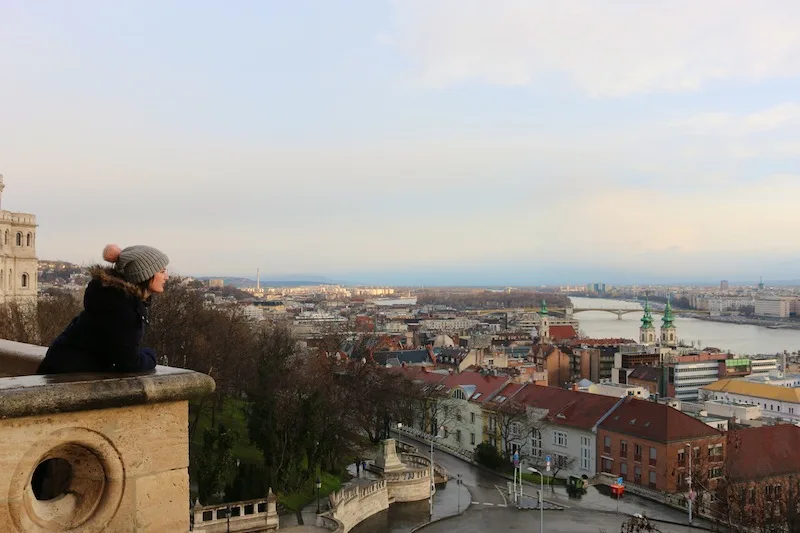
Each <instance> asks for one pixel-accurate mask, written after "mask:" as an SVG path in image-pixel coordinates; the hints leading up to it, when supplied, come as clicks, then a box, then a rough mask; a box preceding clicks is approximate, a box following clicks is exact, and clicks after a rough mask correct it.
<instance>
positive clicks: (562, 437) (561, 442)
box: [553, 431, 567, 448]
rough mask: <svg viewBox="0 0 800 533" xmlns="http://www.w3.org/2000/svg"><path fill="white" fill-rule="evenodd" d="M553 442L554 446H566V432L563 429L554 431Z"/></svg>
mask: <svg viewBox="0 0 800 533" xmlns="http://www.w3.org/2000/svg"><path fill="white" fill-rule="evenodd" d="M553 444H555V445H556V446H561V447H563V448H566V447H567V434H566V433H564V432H563V431H555V432H553Z"/></svg>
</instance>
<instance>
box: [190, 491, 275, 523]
mask: <svg viewBox="0 0 800 533" xmlns="http://www.w3.org/2000/svg"><path fill="white" fill-rule="evenodd" d="M276 529H278V509H277V499H276V498H275V495H274V494H273V493H272V490H270V491H269V495H268V496H267V497H266V498H262V499H258V500H249V501H243V502H236V503H230V504H222V505H206V506H200V505H195V507H194V519H193V528H192V531H193V532H195V533H225V532H228V531H247V532H249V533H263V532H266V531H274V530H276Z"/></svg>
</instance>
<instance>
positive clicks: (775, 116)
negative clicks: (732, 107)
mask: <svg viewBox="0 0 800 533" xmlns="http://www.w3.org/2000/svg"><path fill="white" fill-rule="evenodd" d="M799 125H800V104H798V103H785V104H781V105H777V106H774V107H770V108H768V109H764V110H760V111H756V112H753V113H745V114H735V113H701V114H699V115H695V116H693V117H689V118H686V119H683V120H678V121H676V122H675V123H674V126H675V127H677V128H678V129H679V130H681V131H683V132H685V133H691V134H699V135H749V134H753V133H760V132H765V131H770V130H774V129H778V128H783V127H789V126H799Z"/></svg>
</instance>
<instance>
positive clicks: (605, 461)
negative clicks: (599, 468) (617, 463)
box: [602, 458, 614, 473]
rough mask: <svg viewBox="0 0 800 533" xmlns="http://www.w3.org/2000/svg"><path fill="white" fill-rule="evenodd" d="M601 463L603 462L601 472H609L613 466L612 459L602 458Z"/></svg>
mask: <svg viewBox="0 0 800 533" xmlns="http://www.w3.org/2000/svg"><path fill="white" fill-rule="evenodd" d="M602 463H603V472H608V473H611V470H612V469H613V467H614V465H613V461H612V460H611V459H606V458H603V460H602Z"/></svg>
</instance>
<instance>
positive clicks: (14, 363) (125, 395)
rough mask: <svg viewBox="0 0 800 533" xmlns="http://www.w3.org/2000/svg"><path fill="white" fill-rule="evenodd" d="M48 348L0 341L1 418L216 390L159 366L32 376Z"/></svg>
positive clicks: (201, 379) (206, 380)
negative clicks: (136, 370) (134, 371)
mask: <svg viewBox="0 0 800 533" xmlns="http://www.w3.org/2000/svg"><path fill="white" fill-rule="evenodd" d="M46 352H47V348H44V347H43V346H36V345H32V344H23V343H21V342H13V341H8V340H2V339H0V376H12V377H0V419H2V418H20V417H24V416H33V415H42V414H52V413H66V412H75V411H88V410H92V409H106V408H109V407H124V406H128V405H138V404H148V403H160V402H173V401H180V400H188V399H190V398H193V397H197V396H202V395H204V394H208V393H210V392H213V391H214V386H215V385H214V380H213V379H211V378H210V377H209V376H206V375H205V374H200V373H199V372H194V371H192V370H186V369H183V368H172V367H168V366H157V367H156V368H155V370H152V371H150V372H148V373H146V374H57V375H49V376H39V375H33V374H34V373H35V372H36V369H37V368H38V367H39V363H40V362H41V361H42V359H44V355H45V353H46Z"/></svg>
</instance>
